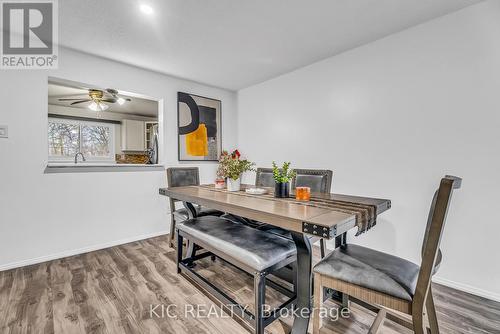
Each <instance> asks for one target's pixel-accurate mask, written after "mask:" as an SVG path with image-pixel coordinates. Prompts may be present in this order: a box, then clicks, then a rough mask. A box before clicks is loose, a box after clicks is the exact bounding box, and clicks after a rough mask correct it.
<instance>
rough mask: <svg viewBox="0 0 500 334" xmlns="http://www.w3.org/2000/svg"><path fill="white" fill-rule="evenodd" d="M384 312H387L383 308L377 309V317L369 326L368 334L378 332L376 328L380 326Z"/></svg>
mask: <svg viewBox="0 0 500 334" xmlns="http://www.w3.org/2000/svg"><path fill="white" fill-rule="evenodd" d="M386 313H387V312H386V310H384V309H381V310H380V311H378V314H377V317H376V318H375V321H374V322H373V324H372V326H371V327H370V330H369V331H368V334H376V333H377V332H378V330H379V329H380V326H381V325H382V324H383V323H384V320H385V315H386Z"/></svg>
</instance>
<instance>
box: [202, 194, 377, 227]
mask: <svg viewBox="0 0 500 334" xmlns="http://www.w3.org/2000/svg"><path fill="white" fill-rule="evenodd" d="M200 187H203V188H204V189H208V190H211V191H217V192H226V193H231V194H234V195H240V196H248V197H257V198H259V197H260V198H263V197H264V198H266V199H269V200H274V201H285V202H287V203H294V204H301V205H307V206H311V207H317V208H324V209H333V210H334V211H339V212H342V213H347V214H352V215H354V216H355V217H356V226H357V228H358V231H357V232H356V236H358V235H360V234H362V233H364V232H366V231H368V230H369V229H371V228H372V227H373V226H375V225H376V223H377V207H376V206H375V205H367V204H362V203H356V202H350V201H341V200H334V199H326V198H320V197H314V193H312V194H311V200H310V201H308V202H306V201H298V200H296V199H295V198H294V197H289V198H276V197H274V194H273V192H272V191H269V192H268V193H267V194H263V195H253V194H249V193H247V192H245V190H244V189H242V190H241V191H234V192H229V191H227V190H226V189H216V188H215V187H214V186H213V185H202V186H200Z"/></svg>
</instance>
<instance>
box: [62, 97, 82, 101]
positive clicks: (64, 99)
mask: <svg viewBox="0 0 500 334" xmlns="http://www.w3.org/2000/svg"><path fill="white" fill-rule="evenodd" d="M81 99H82V97H80V98H78V99H57V100H58V101H80V100H81Z"/></svg>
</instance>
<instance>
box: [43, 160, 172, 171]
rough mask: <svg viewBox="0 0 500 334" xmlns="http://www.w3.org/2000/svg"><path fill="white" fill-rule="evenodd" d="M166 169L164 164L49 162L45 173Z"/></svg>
mask: <svg viewBox="0 0 500 334" xmlns="http://www.w3.org/2000/svg"><path fill="white" fill-rule="evenodd" d="M152 171H165V167H164V166H163V165H139V164H116V163H91V162H90V163H78V164H75V163H49V164H48V165H47V167H45V170H44V174H53V173H102V172H152Z"/></svg>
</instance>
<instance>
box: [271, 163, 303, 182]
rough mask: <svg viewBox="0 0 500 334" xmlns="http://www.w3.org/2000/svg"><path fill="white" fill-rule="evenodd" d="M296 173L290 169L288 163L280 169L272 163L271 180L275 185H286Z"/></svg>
mask: <svg viewBox="0 0 500 334" xmlns="http://www.w3.org/2000/svg"><path fill="white" fill-rule="evenodd" d="M296 174H297V173H295V171H294V170H293V169H290V162H284V163H283V166H282V167H281V168H279V167H278V165H277V164H276V162H274V161H273V178H274V181H275V182H276V183H288V182H290V180H291V179H293V178H294V177H295V175H296Z"/></svg>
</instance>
